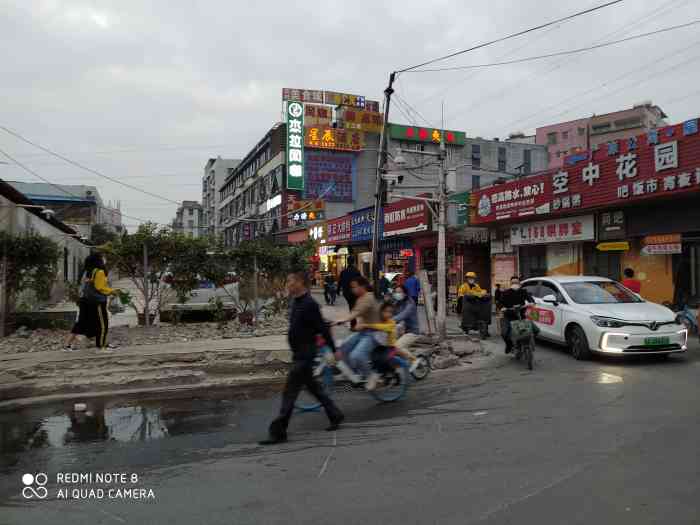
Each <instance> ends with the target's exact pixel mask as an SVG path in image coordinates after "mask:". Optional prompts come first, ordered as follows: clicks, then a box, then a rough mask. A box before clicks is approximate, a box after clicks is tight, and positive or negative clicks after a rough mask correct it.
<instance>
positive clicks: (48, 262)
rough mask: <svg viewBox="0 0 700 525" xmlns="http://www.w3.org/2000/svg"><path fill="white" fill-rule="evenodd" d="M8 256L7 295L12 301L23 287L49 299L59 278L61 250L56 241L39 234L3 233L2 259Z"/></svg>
mask: <svg viewBox="0 0 700 525" xmlns="http://www.w3.org/2000/svg"><path fill="white" fill-rule="evenodd" d="M3 254H4V255H6V256H7V271H6V274H5V278H6V283H7V294H8V297H9V298H10V300H11V301H13V300H14V299H15V298H16V296H17V293H18V292H20V291H21V290H25V289H29V290H32V291H33V292H34V293H35V294H36V296H37V298H38V299H40V300H46V299H48V298H49V296H50V294H51V287H52V286H53V284H54V282H55V281H56V274H57V272H58V261H59V258H60V257H61V251H60V249H59V247H58V244H56V243H55V242H54V241H52V240H51V239H49V238H47V237H42V236H41V235H38V234H36V233H28V234H24V235H10V234H9V233H7V232H0V258H1V257H2V255H3Z"/></svg>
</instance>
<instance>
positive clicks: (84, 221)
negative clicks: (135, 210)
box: [8, 181, 123, 239]
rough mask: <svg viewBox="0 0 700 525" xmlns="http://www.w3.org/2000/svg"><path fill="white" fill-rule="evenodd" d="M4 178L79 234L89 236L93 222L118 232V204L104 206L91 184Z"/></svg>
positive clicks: (119, 224)
mask: <svg viewBox="0 0 700 525" xmlns="http://www.w3.org/2000/svg"><path fill="white" fill-rule="evenodd" d="M8 182H9V184H10V185H11V186H12V187H13V188H15V189H16V190H17V191H19V192H20V193H23V194H24V195H25V196H26V197H27V198H29V199H31V201H32V202H33V203H34V204H37V205H41V206H45V207H46V208H49V209H51V210H53V212H54V213H55V217H56V219H58V220H59V221H61V222H64V223H66V224H68V225H70V226H71V227H73V228H75V229H76V231H78V232H79V234H80V235H81V236H83V237H86V238H88V239H89V238H90V237H91V234H92V227H93V226H94V225H96V224H100V225H103V226H106V227H107V228H108V229H109V230H111V231H113V232H114V233H121V232H122V228H123V226H122V215H121V211H120V209H119V204H117V207H116V208H113V207H111V206H106V205H105V204H104V202H103V201H102V197H100V194H99V192H98V191H97V188H96V187H95V186H83V185H68V184H47V183H44V182H16V181H8Z"/></svg>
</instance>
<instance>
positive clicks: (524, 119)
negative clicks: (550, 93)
mask: <svg viewBox="0 0 700 525" xmlns="http://www.w3.org/2000/svg"><path fill="white" fill-rule="evenodd" d="M698 44H700V41H697V42H694V43H693V44H691V46H696V45H698ZM691 46H688V45H684V46H682V47H680V48H678V49H676V50H674V51H672V52H670V53H668V52H666V53H664V54H663V55H662V56H661V57H659V58H657V59H654V60H652V61H650V62H646V63H644V64H642V65H641V66H639V67H635V68H632V69H630V70H628V71H626V72H624V73H622V74H621V75H618V76H616V77H615V78H613V79H610V80H605V81H604V82H602V83H600V84H597V85H595V86H594V87H592V88H589V89H586V90H584V91H581V92H578V93H576V94H574V95H572V96H570V97H567V98H565V99H563V100H560V101H559V102H557V103H555V104H552V105H550V106H546V107H544V108H541V109H540V110H538V111H536V112H535V113H531V114H529V115H526V116H525V117H521V118H519V119H517V120H514V121H512V122H510V123H509V124H508V125H507V127H508V128H510V127H511V126H514V125H516V124H519V123H521V122H527V121H529V120H532V119H533V118H534V117H538V116H540V115H542V114H546V113H547V112H548V111H549V110H551V109H555V108H557V107H560V106H562V105H564V104H566V103H567V102H569V101H573V100H580V99H581V98H582V97H585V96H587V95H589V94H591V93H594V92H596V91H598V90H600V89H603V88H606V87H608V86H609V85H610V84H614V83H616V82H619V81H620V80H623V79H625V78H627V77H630V76H632V75H633V74H635V73H637V72H639V71H644V72H645V73H647V74H648V72H649V68H650V67H653V66H654V65H655V64H657V63H659V62H661V61H662V60H666V59H667V57H668V56H673V55H676V54H678V53H681V52H684V51H687V50H688V49H690V47H691ZM648 79H649V77H648V76H647V78H646V79H642V80H641V82H644V81H646V80H648ZM635 83H637V82H635ZM604 96H609V94H606V95H604ZM593 100H597V99H593ZM590 102H591V101H588V102H585V103H584V104H577V105H575V106H573V107H570V108H569V109H567V110H566V111H564V112H560V113H556V114H554V115H552V117H554V116H558V115H562V114H565V113H568V112H570V111H572V110H573V109H576V108H578V107H581V105H585V104H588V103H590ZM550 118H551V117H550Z"/></svg>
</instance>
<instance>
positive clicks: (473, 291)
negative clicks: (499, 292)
mask: <svg viewBox="0 0 700 525" xmlns="http://www.w3.org/2000/svg"><path fill="white" fill-rule="evenodd" d="M465 277H466V278H467V280H466V282H465V283H464V284H462V286H460V287H459V290H458V295H459V299H460V302H461V305H460V306H461V309H462V330H464V332H465V333H469V331H471V330H478V331H479V333H480V334H481V336H482V337H484V338H485V337H488V336H489V331H488V326H489V324H491V296H490V295H489V294H488V292H487V291H486V290H484V289H483V288H481V286H479V283H478V282H477V280H476V273H474V272H467V273H466V274H465Z"/></svg>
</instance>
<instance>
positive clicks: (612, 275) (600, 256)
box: [583, 243, 622, 281]
mask: <svg viewBox="0 0 700 525" xmlns="http://www.w3.org/2000/svg"><path fill="white" fill-rule="evenodd" d="M621 260H622V256H621V254H620V252H601V251H598V250H596V247H595V244H593V243H586V244H584V245H583V272H584V273H585V274H586V275H591V276H595V277H607V278H608V279H614V280H615V281H619V280H620V278H621V275H622V268H621V264H622V263H621Z"/></svg>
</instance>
